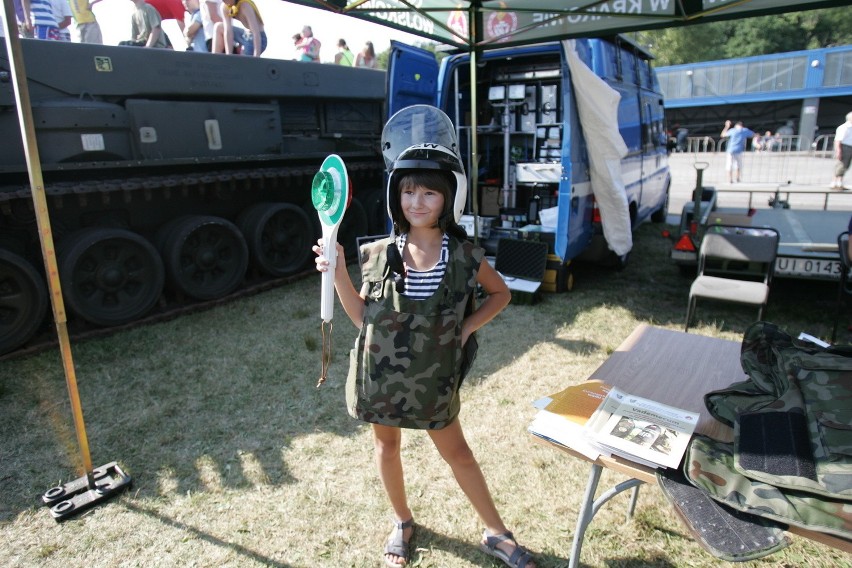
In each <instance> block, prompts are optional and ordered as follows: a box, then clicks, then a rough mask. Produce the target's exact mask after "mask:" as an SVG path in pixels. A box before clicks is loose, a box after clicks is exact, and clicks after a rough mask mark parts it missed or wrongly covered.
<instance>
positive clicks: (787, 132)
mask: <svg viewBox="0 0 852 568" xmlns="http://www.w3.org/2000/svg"><path fill="white" fill-rule="evenodd" d="M795 133H796V131H795V130H794V129H793V121H792V120H788V121H787V122H785V123H784V126H779V127H778V130H776V131H775V134H779V135H781V136H793V135H794V134H795Z"/></svg>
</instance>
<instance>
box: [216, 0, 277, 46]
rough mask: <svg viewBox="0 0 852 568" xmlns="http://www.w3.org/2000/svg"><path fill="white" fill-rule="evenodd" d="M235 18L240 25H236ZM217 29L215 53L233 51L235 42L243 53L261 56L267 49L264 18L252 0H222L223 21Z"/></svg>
mask: <svg viewBox="0 0 852 568" xmlns="http://www.w3.org/2000/svg"><path fill="white" fill-rule="evenodd" d="M233 20H237V21H238V22H239V24H240V25H239V26H235V25H234V22H233ZM215 30H216V31H215V36H214V39H213V51H214V52H215V53H222V52H224V53H233V47H234V45H235V44H236V45H238V46H239V47H240V53H241V54H242V55H249V56H253V57H260V55H261V54H262V53H263V52H264V51H265V50H266V45H267V38H266V32H265V31H264V30H263V19H262V18H261V17H260V12H259V11H258V9H257V6H255V4H254V2H252V0H222V21H221V22H220V23H218V24H216V27H215Z"/></svg>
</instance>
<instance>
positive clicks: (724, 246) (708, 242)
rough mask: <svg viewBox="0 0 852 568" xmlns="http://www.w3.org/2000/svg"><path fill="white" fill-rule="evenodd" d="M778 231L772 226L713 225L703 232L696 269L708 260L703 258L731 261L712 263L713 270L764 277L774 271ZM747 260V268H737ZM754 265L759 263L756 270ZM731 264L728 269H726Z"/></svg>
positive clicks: (726, 273) (736, 275) (703, 267)
mask: <svg viewBox="0 0 852 568" xmlns="http://www.w3.org/2000/svg"><path fill="white" fill-rule="evenodd" d="M778 241H779V235H778V231H776V230H775V229H772V228H754V227H737V226H732V225H715V226H714V227H712V228H711V229H710V230H708V231H707V233H706V234H705V235H704V239H703V240H702V241H701V248H700V251H699V255H700V258H699V271H700V272H701V273H703V272H704V271H705V269H706V268H707V266H708V265H709V264H710V263H706V259H708V258H709V259H720V260H723V261H733V262H730V263H723V264H722V267H721V268H720V267H719V266H718V265H714V266H713V268H712V271H713V272H717V271H721V272H722V273H724V274H725V276H729V277H733V278H737V277H741V276H747V275H751V276H757V275H758V274H759V275H760V276H758V277H766V276H768V275H771V274H772V272H773V271H774V265H775V257H776V256H777V254H778ZM743 263H746V264H747V266H748V268H746V267H742V269H740V268H739V265H742V264H743ZM754 265H760V267H759V268H758V269H757V270H755V268H754ZM728 267H730V270H729V269H728Z"/></svg>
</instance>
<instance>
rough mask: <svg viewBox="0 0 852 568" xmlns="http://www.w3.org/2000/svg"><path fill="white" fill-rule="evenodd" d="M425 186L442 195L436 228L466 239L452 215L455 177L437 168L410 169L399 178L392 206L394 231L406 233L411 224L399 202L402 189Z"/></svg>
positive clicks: (465, 234) (463, 231)
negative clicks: (442, 202)
mask: <svg viewBox="0 0 852 568" xmlns="http://www.w3.org/2000/svg"><path fill="white" fill-rule="evenodd" d="M418 186H421V187H427V188H429V189H431V190H433V191H437V192H438V193H440V194H441V195H443V196H444V211H443V212H442V213H441V215H440V216H439V217H438V228H439V229H441V231H442V232H444V233H447V234H449V235H452V236H454V237H456V238H457V239H467V233H466V232H465V230H464V229H463V228H462V227H460V226H459V224H458V223H456V220H455V217H454V216H453V201H454V197H455V196H454V195H453V193H454V190H455V187H456V178H455V176H453V174H451V173H449V172H444V171H438V170H411V171H409V172H407V173H405V174H403V176H402V177H400V178H399V183H398V184H397V186H396V190H395V191H396V203H397V207H395V208H392V209H391V210H392V211H393V217H394V218H393V219H391V220H392V221H393V224H394V232H396V233H397V234H399V233H407V232H408V231H409V230H411V225H409V223H408V219H406V218H405V215H404V214H403V212H402V210H401V207H400V204H401V202H402V198H401V195H402V191H403V190H404V189H408V188H414V187H418Z"/></svg>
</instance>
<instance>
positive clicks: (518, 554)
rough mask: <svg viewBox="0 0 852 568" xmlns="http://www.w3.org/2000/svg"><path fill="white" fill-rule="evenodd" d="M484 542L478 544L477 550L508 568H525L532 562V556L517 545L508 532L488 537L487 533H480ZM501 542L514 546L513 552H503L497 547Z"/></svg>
mask: <svg viewBox="0 0 852 568" xmlns="http://www.w3.org/2000/svg"><path fill="white" fill-rule="evenodd" d="M482 538H483V540H484V542H480V543H479V549H480V550H482V552H484V553H485V554H488V555H490V556H493V557H494V558H497V559H499V560H502V561H503V563H504V564H506V566H509V567H510V568H526V566H527V564H529V563H530V562H532V561H533V557H532V554H530V552H529V550H527V549H526V548H524V547H523V546H521V545H520V544H518V541H517V540H515V537H514V536H513V535H512V533H511V532H510V531H506V532H504V533H501V534H495V535H489V534H488V531H484V532H483V533H482ZM501 542H510V543H512V544H513V545H514V547H515V550H513V551H512V553H511V554H508V553H507V552H505V551H504V550H502V549H500V548H498V547H497V545H498V544H500V543H501Z"/></svg>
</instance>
